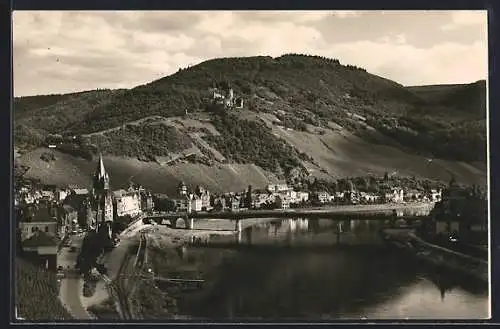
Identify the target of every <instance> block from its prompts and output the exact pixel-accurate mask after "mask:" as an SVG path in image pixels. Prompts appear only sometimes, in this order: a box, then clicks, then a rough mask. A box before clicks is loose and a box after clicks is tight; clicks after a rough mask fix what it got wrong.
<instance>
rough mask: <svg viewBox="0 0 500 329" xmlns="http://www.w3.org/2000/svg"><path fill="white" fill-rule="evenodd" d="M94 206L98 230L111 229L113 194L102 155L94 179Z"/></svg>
mask: <svg viewBox="0 0 500 329" xmlns="http://www.w3.org/2000/svg"><path fill="white" fill-rule="evenodd" d="M92 195H93V205H94V211H95V214H96V217H95V219H96V229H99V228H101V227H102V226H107V227H108V228H109V229H111V225H112V223H113V216H114V211H113V193H112V191H111V190H110V188H109V175H108V173H107V172H106V169H105V168H104V162H103V160H102V155H99V163H98V164H97V168H96V171H95V173H94V179H93V190H92Z"/></svg>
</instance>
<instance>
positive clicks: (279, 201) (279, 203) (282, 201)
mask: <svg viewBox="0 0 500 329" xmlns="http://www.w3.org/2000/svg"><path fill="white" fill-rule="evenodd" d="M275 202H276V208H277V209H283V210H285V209H289V208H290V199H289V198H288V197H286V196H284V195H277V196H276V201H275Z"/></svg>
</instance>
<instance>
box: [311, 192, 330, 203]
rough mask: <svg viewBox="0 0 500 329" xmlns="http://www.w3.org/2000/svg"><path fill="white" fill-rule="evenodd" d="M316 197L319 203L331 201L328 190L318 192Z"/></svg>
mask: <svg viewBox="0 0 500 329" xmlns="http://www.w3.org/2000/svg"><path fill="white" fill-rule="evenodd" d="M314 199H315V201H317V202H319V203H328V202H329V201H330V194H329V193H328V192H326V191H320V192H316V193H315V194H314Z"/></svg>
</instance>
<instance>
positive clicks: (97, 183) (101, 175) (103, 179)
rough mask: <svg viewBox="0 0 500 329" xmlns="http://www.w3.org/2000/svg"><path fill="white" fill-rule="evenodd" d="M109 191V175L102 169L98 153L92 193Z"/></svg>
mask: <svg viewBox="0 0 500 329" xmlns="http://www.w3.org/2000/svg"><path fill="white" fill-rule="evenodd" d="M108 189H109V175H108V173H107V172H106V168H104V162H103V160H102V154H100V153H99V162H98V164H97V168H96V170H95V173H94V191H96V192H97V191H104V190H108Z"/></svg>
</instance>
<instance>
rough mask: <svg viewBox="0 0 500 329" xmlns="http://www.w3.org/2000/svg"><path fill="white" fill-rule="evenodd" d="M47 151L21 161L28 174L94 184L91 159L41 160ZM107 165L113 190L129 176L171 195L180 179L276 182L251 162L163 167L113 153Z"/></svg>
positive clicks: (216, 186) (239, 184)
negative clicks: (92, 181)
mask: <svg viewBox="0 0 500 329" xmlns="http://www.w3.org/2000/svg"><path fill="white" fill-rule="evenodd" d="M45 151H46V149H43V148H39V149H36V150H34V151H31V152H29V153H27V154H25V155H23V156H22V157H21V162H22V163H23V164H26V165H28V166H29V167H30V169H29V170H28V172H27V173H26V176H27V177H34V178H40V179H41V180H42V181H43V182H47V183H48V182H51V183H53V184H59V185H65V184H78V185H80V186H86V187H90V186H91V177H92V174H93V172H94V170H95V166H96V161H93V162H90V161H87V160H84V159H82V158H75V157H73V156H70V155H67V154H63V153H60V152H57V151H52V152H53V153H54V154H55V156H56V160H55V161H53V162H51V163H47V162H44V161H42V160H40V159H39V158H40V155H41V154H42V153H43V152H45ZM104 164H105V166H106V169H107V170H108V171H109V173H110V176H111V185H112V188H113V189H118V188H120V187H127V186H128V182H129V180H130V179H132V180H133V181H134V182H136V183H139V184H142V185H143V186H146V187H148V188H151V189H152V190H153V191H154V192H161V193H169V194H171V193H175V191H176V189H177V185H178V183H179V182H180V181H181V180H182V181H184V182H185V183H186V184H188V185H189V186H191V187H194V186H196V185H197V184H203V185H205V186H206V187H207V188H209V189H210V190H212V191H222V190H224V191H241V190H244V189H245V188H246V187H248V185H249V184H252V185H253V186H255V187H256V188H258V187H264V186H265V185H266V184H267V183H268V182H273V181H276V179H273V175H272V174H269V173H266V172H264V171H263V170H262V169H260V168H259V167H257V166H255V165H252V164H248V165H241V164H220V165H217V166H213V167H209V166H205V165H200V164H182V165H173V166H161V165H159V164H157V163H155V162H142V161H139V160H136V159H131V158H122V157H114V156H105V157H104Z"/></svg>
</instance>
